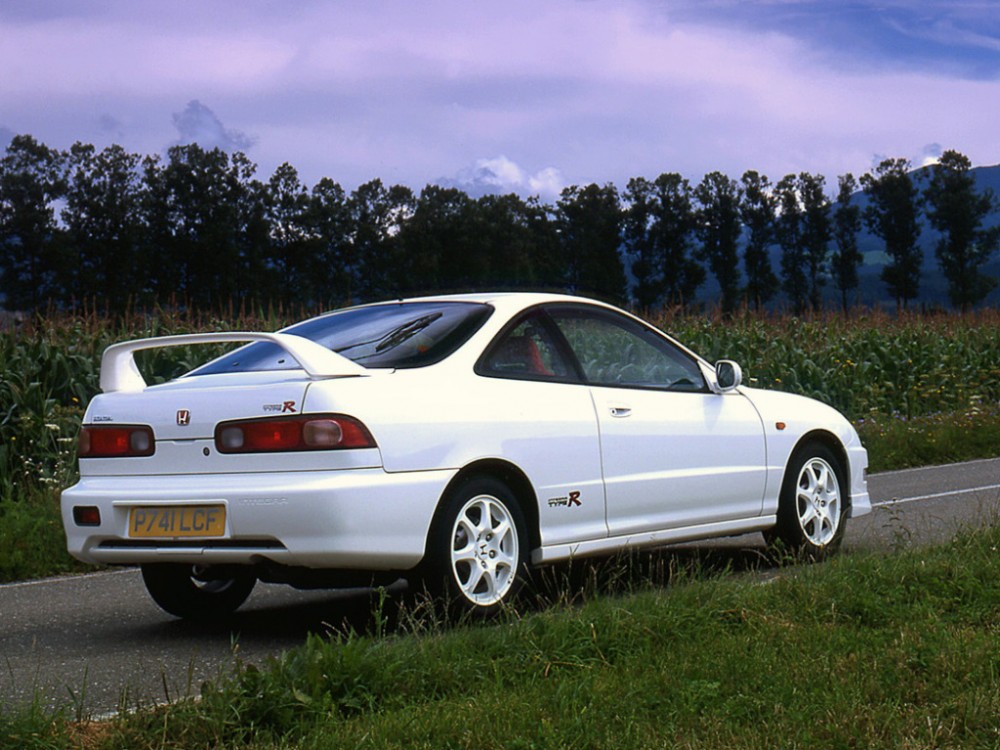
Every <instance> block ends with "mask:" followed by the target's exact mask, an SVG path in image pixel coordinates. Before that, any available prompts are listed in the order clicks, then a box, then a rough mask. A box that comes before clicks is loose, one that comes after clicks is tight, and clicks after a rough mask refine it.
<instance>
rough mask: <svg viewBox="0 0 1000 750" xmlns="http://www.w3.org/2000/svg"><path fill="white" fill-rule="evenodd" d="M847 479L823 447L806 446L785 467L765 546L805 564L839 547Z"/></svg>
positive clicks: (840, 467)
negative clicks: (800, 558) (776, 509)
mask: <svg viewBox="0 0 1000 750" xmlns="http://www.w3.org/2000/svg"><path fill="white" fill-rule="evenodd" d="M847 486H848V485H847V478H846V475H845V471H844V466H843V464H842V462H841V460H840V459H839V458H838V457H837V456H836V455H835V454H834V453H833V451H832V450H830V449H829V448H828V447H827V446H825V445H823V444H822V443H818V442H809V443H806V444H805V445H803V446H801V447H800V448H798V449H797V450H796V451H795V452H794V453H793V454H792V457H791V459H790V460H789V462H788V467H787V469H786V471H785V478H784V480H783V482H782V485H781V495H780V496H779V499H778V521H777V523H776V524H775V526H774V528H773V529H771V530H769V531H768V532H766V533H765V535H764V536H765V539H766V540H767V542H768V544H769V545H771V546H772V547H773V548H775V549H776V550H777V551H780V552H790V553H792V554H793V555H796V556H802V557H805V558H807V559H810V560H820V559H823V558H825V557H827V556H828V555H830V554H832V553H833V552H835V551H836V550H837V548H838V547H840V543H841V541H842V539H843V537H844V527H845V526H846V523H845V522H846V513H847V492H846V488H847Z"/></svg>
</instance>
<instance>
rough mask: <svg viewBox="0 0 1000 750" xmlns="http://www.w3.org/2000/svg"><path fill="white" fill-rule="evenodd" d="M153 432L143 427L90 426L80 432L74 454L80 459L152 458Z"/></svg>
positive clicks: (121, 425)
mask: <svg viewBox="0 0 1000 750" xmlns="http://www.w3.org/2000/svg"><path fill="white" fill-rule="evenodd" d="M155 450H156V441H155V440H154V439H153V430H152V428H150V427H146V426H144V425H125V424H119V425H101V426H96V425H91V426H87V427H83V428H81V430H80V436H79V438H78V439H77V445H76V454H77V456H79V457H80V458H125V457H132V456H152V455H153V452H154V451H155Z"/></svg>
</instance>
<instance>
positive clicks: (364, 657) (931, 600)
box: [0, 528, 1000, 750]
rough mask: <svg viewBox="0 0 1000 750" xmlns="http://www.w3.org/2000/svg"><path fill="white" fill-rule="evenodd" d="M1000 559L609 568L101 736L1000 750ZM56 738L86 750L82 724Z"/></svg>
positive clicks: (347, 642)
mask: <svg viewBox="0 0 1000 750" xmlns="http://www.w3.org/2000/svg"><path fill="white" fill-rule="evenodd" d="M998 547H1000V529H998V528H993V529H986V530H983V531H977V532H973V533H969V534H966V535H963V536H961V537H959V538H957V539H956V540H955V541H953V542H952V543H950V544H947V545H943V546H939V547H933V548H922V549H914V550H908V551H903V552H901V553H899V554H856V555H844V556H841V557H838V558H835V559H833V560H831V561H829V562H826V563H823V564H819V565H812V566H803V567H790V568H783V569H778V570H777V571H772V575H771V577H770V578H767V579H766V582H763V581H762V578H761V577H760V576H757V575H750V576H746V575H731V574H724V575H719V574H718V573H717V572H711V571H707V572H706V571H705V570H704V569H701V570H700V572H699V568H698V566H697V565H695V566H693V567H691V566H686V565H683V564H681V565H679V566H678V565H677V564H670V563H669V562H668V563H667V564H666V567H665V571H666V575H665V578H666V580H665V581H663V582H660V583H658V584H657V583H649V582H648V580H647V579H648V578H649V567H650V566H649V565H632V566H629V565H624V566H623V565H621V564H619V565H618V566H617V567H616V566H611V565H604V566H599V567H598V568H597V569H596V572H595V573H594V574H593V578H594V579H596V583H593V582H592V583H591V584H590V585H588V586H586V587H585V588H587V590H588V594H587V595H586V596H585V597H581V598H582V599H583V601H578V602H577V603H575V604H569V603H565V602H563V603H555V604H550V605H549V606H548V607H546V608H542V609H532V608H529V609H525V610H522V611H521V613H520V614H517V613H513V612H512V613H510V616H508V617H507V618H506V619H504V620H502V621H501V622H499V623H496V624H488V625H478V626H456V627H448V626H445V625H442V624H441V621H440V620H439V619H438V618H436V617H434V616H433V615H430V616H428V615H423V614H421V613H419V612H418V613H412V612H411V614H409V615H407V616H404V617H403V620H402V624H395V625H393V624H391V623H390V625H388V626H387V625H385V624H384V623H383V624H381V625H380V624H379V622H378V621H376V623H375V625H374V626H373V628H374V631H375V632H373V633H372V634H371V635H357V634H347V635H342V636H340V637H333V638H323V637H319V636H313V637H310V638H309V639H308V641H307V642H306V643H305V644H304V645H303V646H302V647H300V648H297V649H293V650H291V651H289V652H287V653H285V654H283V655H281V656H280V657H277V658H274V659H272V660H270V661H268V662H267V663H266V664H263V665H260V666H257V667H255V666H250V665H244V666H241V667H239V668H238V669H237V670H236V671H235V672H234V673H233V674H232V675H230V676H227V677H224V678H223V679H221V680H219V681H218V682H215V683H212V684H206V685H204V686H203V687H202V690H201V695H200V697H199V699H198V700H185V701H181V702H179V703H175V704H173V705H171V706H169V707H161V708H156V709H148V710H141V711H138V712H133V713H129V714H126V715H124V716H121V717H119V718H116V719H114V720H112V721H110V722H107V723H103V724H100V725H98V726H97V727H96V729H95V728H94V727H92V728H91V730H92V732H95V734H96V736H97V737H98V739H100V743H99V744H97V745H94V746H95V747H98V746H99V747H101V748H129V749H130V750H133V749H136V748H237V747H248V748H265V747H266V748H270V747H288V748H292V747H294V748H325V747H348V748H354V747H370V748H397V747H407V748H442V747H456V748H458V747H469V748H501V747H502V748H561V747H585V748H621V747H630V748H659V747H681V748H695V747H697V748H727V749H731V748H817V747H822V748H939V747H963V748H995V747H997V746H998V744H1000V637H998V635H1000V586H998V584H997V581H998V580H1000V555H998V554H997V551H998ZM644 559H648V558H644ZM674 562H676V559H674ZM654 567H655V566H654ZM678 569H680V572H678ZM692 570H693V571H694V572H691V571H692ZM654 578H655V576H654ZM588 580H591V579H588ZM391 607H392V605H391V604H390V605H388V606H387V607H386V608H384V609H383V610H380V611H382V612H383V613H385V612H388V611H389V610H390V609H391ZM390 619H391V618H390ZM5 721H6V722H7V724H6V726H7V727H10V726H16V725H17V723H16V720H12V719H10V718H9V717H8V718H6V719H5ZM12 722H13V723H12ZM35 722H36V725H37V726H40V729H38V730H37V731H41V732H42V733H43V734H44V733H45V731H46V725H45V724H44V722H41V724H39V719H38V718H37V717H36V719H35ZM2 726H4V725H3V724H0V727H2ZM8 731H9V730H8ZM47 731H48V732H49V734H48V735H45V736H46V737H48V738H50V739H51V746H52V747H58V748H61V747H70V746H71V744H70V740H69V739H67V738H66V736H65V732H66V730H65V727H63V728H60V726H59V724H58V723H57V724H53V725H52V726H51V727H49V728H48V730H47ZM76 731H79V729H77V730H76ZM60 732H62V733H63V734H62V735H61V734H60ZM19 736H20V737H23V736H24V732H23V731H22V732H21V734H20V735H19ZM15 746H16V747H22V746H23V745H20V744H16V743H15V742H14V741H10V742H8V743H7V744H6V745H3V743H2V742H0V747H15ZM37 746H39V747H42V746H46V745H42V744H38V745H37Z"/></svg>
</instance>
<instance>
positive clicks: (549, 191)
mask: <svg viewBox="0 0 1000 750" xmlns="http://www.w3.org/2000/svg"><path fill="white" fill-rule="evenodd" d="M437 184H438V185H441V186H444V187H454V188H458V189H459V190H462V191H464V192H465V193H467V194H468V195H470V196H471V197H473V198H478V197H481V196H483V195H490V194H498V195H502V194H506V193H517V194H519V195H522V196H525V197H528V196H538V197H539V198H541V199H542V200H547V201H552V200H554V199H556V198H558V197H559V193H560V192H561V191H562V189H563V188H564V187H565V180H564V179H563V176H562V173H561V172H560V171H559V170H558V169H556V168H555V167H546V168H545V169H542V170H540V171H539V172H537V173H535V174H533V175H532V174H528V173H527V172H526V171H525V170H524V169H522V168H521V167H520V166H519V165H518V164H517V163H516V162H514V161H511V160H510V159H508V158H507V157H506V156H502V155H501V156H496V157H494V158H492V159H479V160H477V161H476V163H475V165H474V166H472V167H467V168H465V169H462V170H460V171H459V173H458V174H457V175H456V176H455V177H453V178H442V179H440V180H438V181H437Z"/></svg>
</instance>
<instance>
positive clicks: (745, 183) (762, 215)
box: [740, 170, 778, 310]
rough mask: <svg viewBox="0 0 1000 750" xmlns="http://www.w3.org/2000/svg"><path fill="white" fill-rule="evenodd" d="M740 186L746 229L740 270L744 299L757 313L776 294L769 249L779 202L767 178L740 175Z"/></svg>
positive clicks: (741, 205) (772, 241) (743, 219)
mask: <svg viewBox="0 0 1000 750" xmlns="http://www.w3.org/2000/svg"><path fill="white" fill-rule="evenodd" d="M740 182H741V183H742V188H743V191H742V192H743V200H742V202H741V203H740V219H741V220H742V222H743V226H744V227H745V229H746V236H747V240H746V246H745V247H744V248H743V269H744V271H746V276H747V286H746V299H747V302H748V303H749V304H751V305H753V308H754V310H760V309H761V308H762V307H763V306H764V305H766V304H767V303H768V302H770V301H771V299H772V298H773V297H774V295H775V293H776V292H777V291H778V277H777V276H775V275H774V270H773V269H772V268H771V256H770V247H771V245H772V244H773V243H774V240H775V226H774V223H775V212H776V210H777V204H778V201H777V199H776V198H775V196H774V193H773V192H772V189H771V182H770V180H768V179H767V177H766V176H764V175H761V174H759V173H757V172H754V171H753V170H750V171H747V172H744V173H743V177H742V178H741V180H740Z"/></svg>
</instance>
